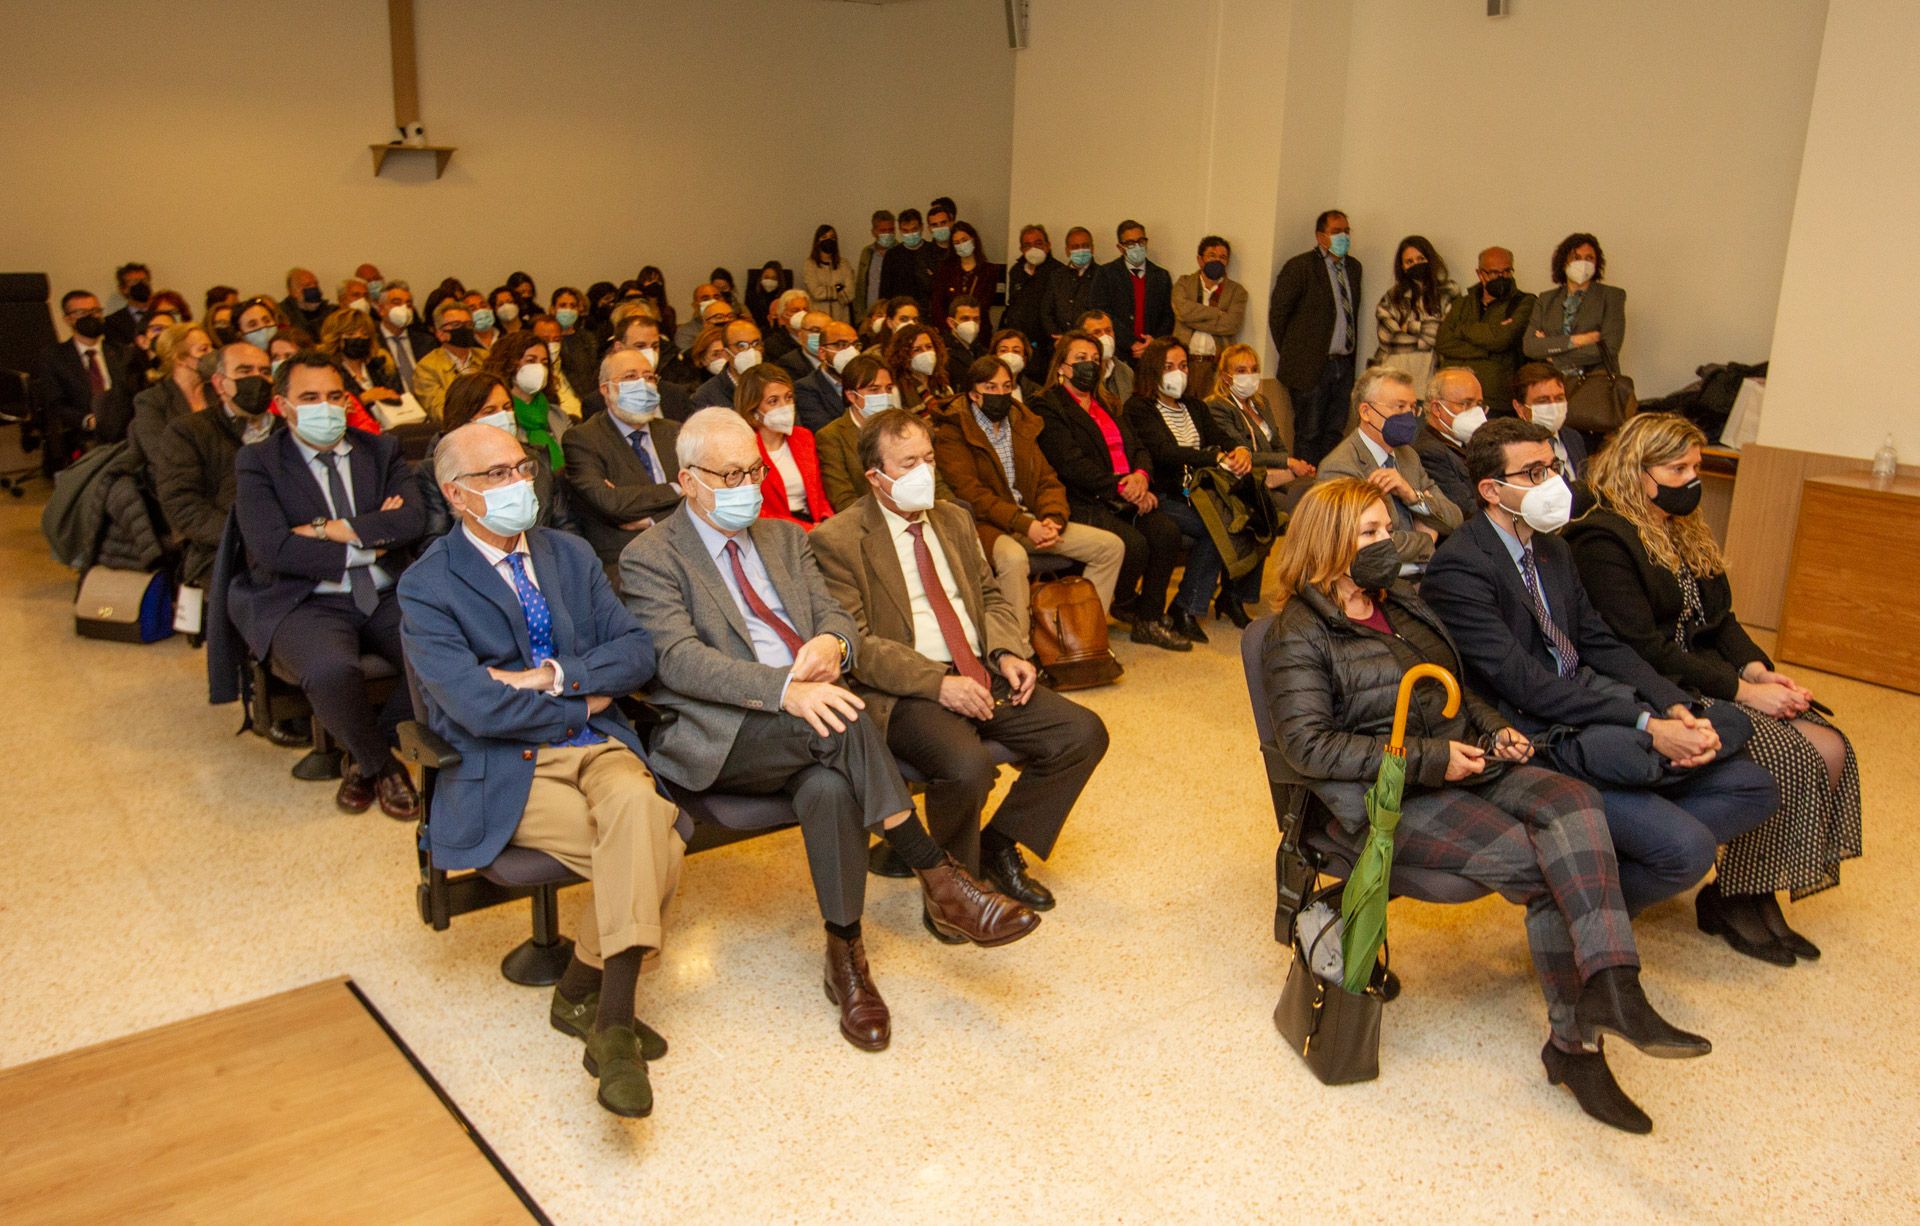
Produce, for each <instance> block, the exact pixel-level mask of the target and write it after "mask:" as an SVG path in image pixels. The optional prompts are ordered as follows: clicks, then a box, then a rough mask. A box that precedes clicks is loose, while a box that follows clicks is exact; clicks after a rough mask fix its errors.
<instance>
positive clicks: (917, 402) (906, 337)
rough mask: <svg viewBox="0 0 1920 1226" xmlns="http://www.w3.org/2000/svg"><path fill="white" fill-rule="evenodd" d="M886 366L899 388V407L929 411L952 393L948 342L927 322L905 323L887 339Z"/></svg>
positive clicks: (895, 385) (894, 383)
mask: <svg viewBox="0 0 1920 1226" xmlns="http://www.w3.org/2000/svg"><path fill="white" fill-rule="evenodd" d="M887 369H888V370H890V371H892V372H893V385H894V387H895V388H897V389H899V392H900V407H901V408H903V409H912V410H917V411H919V412H923V413H924V412H926V411H927V410H928V409H930V408H932V407H933V405H935V404H937V403H940V402H942V401H945V400H950V399H952V397H953V384H952V383H951V382H949V381H948V379H947V343H946V342H945V341H943V340H941V339H940V334H939V333H938V332H935V331H934V330H933V329H932V328H929V327H927V326H925V325H924V324H917V323H910V324H906V325H904V326H902V327H901V328H900V330H899V331H897V332H895V333H894V334H893V338H892V339H891V340H889V341H888V342H887Z"/></svg>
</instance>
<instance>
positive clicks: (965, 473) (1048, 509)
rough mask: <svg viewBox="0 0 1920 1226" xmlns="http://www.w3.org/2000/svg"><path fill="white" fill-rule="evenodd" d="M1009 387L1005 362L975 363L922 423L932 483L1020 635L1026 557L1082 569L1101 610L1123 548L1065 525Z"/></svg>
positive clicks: (1026, 416)
mask: <svg viewBox="0 0 1920 1226" xmlns="http://www.w3.org/2000/svg"><path fill="white" fill-rule="evenodd" d="M1014 387H1015V384H1014V379H1013V371H1012V369H1011V368H1010V367H1008V365H1007V364H1006V362H1005V361H1003V360H1002V359H1000V358H991V357H988V358H979V359H977V360H976V361H975V362H974V364H973V366H972V368H971V369H970V370H968V372H967V378H966V389H967V390H966V392H965V393H964V394H962V395H959V396H955V397H954V398H953V399H952V400H950V401H948V402H946V403H945V404H942V405H938V406H936V407H935V408H934V409H933V411H932V413H931V414H930V415H929V416H928V423H929V424H930V425H931V426H932V428H933V450H934V455H935V456H936V457H937V459H938V464H937V466H936V472H937V475H938V476H939V477H941V478H944V479H945V483H946V484H948V485H951V486H952V487H953V496H954V497H957V498H959V499H960V500H961V501H962V502H964V503H966V504H967V505H968V506H969V507H970V508H971V509H972V511H973V521H974V527H975V528H976V530H977V532H978V535H979V538H980V547H981V548H982V549H983V550H984V551H985V552H986V556H987V560H988V561H989V562H991V563H992V565H993V573H994V575H995V576H996V577H997V578H998V580H999V585H1000V591H1001V594H1002V595H1003V596H1004V597H1005V599H1006V602H1007V606H1008V607H1009V608H1010V609H1012V610H1013V619H1014V622H1015V623H1016V624H1018V625H1019V626H1021V627H1023V628H1024V627H1026V626H1027V625H1028V621H1029V617H1030V611H1029V608H1028V602H1027V597H1028V589H1027V585H1028V576H1029V566H1028V561H1027V557H1028V555H1029V554H1033V553H1052V554H1058V555H1060V556H1061V557H1065V558H1072V559H1073V560H1075V561H1077V562H1084V563H1086V577H1087V581H1088V582H1089V583H1091V584H1093V587H1094V590H1095V591H1097V592H1099V593H1100V607H1101V608H1102V609H1104V608H1106V607H1107V606H1109V605H1111V604H1112V603H1113V593H1114V589H1115V588H1116V587H1117V586H1118V585H1119V582H1120V569H1121V567H1122V566H1123V565H1124V564H1125V562H1126V557H1127V547H1126V546H1125V545H1124V544H1123V543H1121V540H1120V538H1119V537H1117V536H1115V535H1114V534H1113V533H1111V532H1108V531H1106V530H1105V529H1102V528H1094V527H1089V526H1088V525H1086V524H1076V523H1073V522H1071V520H1072V508H1071V507H1070V506H1069V505H1068V503H1067V488H1066V486H1064V485H1062V484H1061V483H1060V478H1059V476H1058V475H1057V474H1056V473H1055V472H1054V471H1053V466H1052V465H1050V464H1048V463H1047V457H1046V456H1045V455H1044V454H1042V452H1041V450H1040V442H1039V438H1040V426H1041V423H1040V418H1039V417H1038V416H1037V415H1036V414H1035V413H1034V412H1033V410H1031V409H1028V408H1027V407H1025V406H1024V405H1022V404H1021V403H1020V402H1019V401H1017V400H1015V399H1014Z"/></svg>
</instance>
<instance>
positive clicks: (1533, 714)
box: [1420, 417, 1779, 914]
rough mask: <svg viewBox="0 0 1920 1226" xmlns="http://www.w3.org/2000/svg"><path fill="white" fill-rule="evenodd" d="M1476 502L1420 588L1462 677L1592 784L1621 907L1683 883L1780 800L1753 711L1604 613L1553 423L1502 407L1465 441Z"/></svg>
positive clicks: (1558, 765)
mask: <svg viewBox="0 0 1920 1226" xmlns="http://www.w3.org/2000/svg"><path fill="white" fill-rule="evenodd" d="M1466 462H1467V477H1468V479H1469V480H1470V481H1471V482H1472V483H1473V487H1474V491H1475V495H1476V497H1477V498H1478V499H1479V502H1480V513H1479V514H1477V515H1475V516H1474V517H1473V518H1472V519H1470V520H1468V521H1467V522H1466V523H1465V524H1463V525H1462V526H1461V527H1460V528H1459V530H1458V531H1456V532H1454V534H1453V535H1452V536H1449V537H1448V538H1447V539H1446V540H1445V541H1443V542H1441V544H1440V547H1439V548H1438V549H1437V550H1435V551H1434V554H1433V558H1432V560H1431V561H1430V562H1428V564H1427V573H1426V576H1425V577H1424V578H1423V579H1422V581H1421V584H1420V595H1421V597H1422V598H1423V599H1424V600H1425V601H1426V602H1427V603H1428V604H1429V605H1431V606H1432V607H1433V610H1434V612H1436V613H1438V614H1439V615H1440V619H1441V620H1442V621H1443V622H1445V623H1446V627H1447V629H1448V631H1449V632H1451V633H1452V635H1453V637H1454V639H1455V641H1456V642H1458V643H1459V645H1460V656H1461V660H1462V661H1463V662H1464V663H1465V665H1466V669H1467V675H1466V676H1465V677H1463V678H1461V680H1463V681H1465V682H1466V683H1467V685H1468V686H1469V687H1470V688H1472V689H1473V690H1474V691H1476V692H1477V693H1479V694H1481V695H1483V696H1484V697H1486V698H1488V699H1491V700H1494V701H1496V702H1498V703H1499V705H1500V708H1501V710H1502V711H1503V712H1505V713H1506V715H1507V717H1508V718H1509V719H1511V720H1513V722H1514V724H1515V726H1517V727H1518V728H1519V729H1520V730H1521V731H1522V732H1525V733H1526V734H1527V736H1528V737H1529V738H1530V739H1531V740H1532V741H1533V743H1534V745H1535V746H1537V747H1538V749H1539V752H1540V755H1541V757H1542V759H1543V764H1544V765H1547V766H1550V767H1552V768H1553V769H1555V770H1558V771H1560V772H1562V773H1564V774H1568V775H1572V776H1573V777H1575V778H1576V779H1580V780H1583V781H1585V782H1587V783H1590V784H1592V785H1593V786H1595V787H1597V788H1599V789H1600V795H1601V798H1602V800H1603V801H1604V802H1605V805H1606V813H1607V825H1608V828H1609V830H1610V831H1611V833H1612V834H1613V843H1614V851H1615V854H1616V855H1617V856H1618V858H1619V861H1620V892H1621V895H1622V896H1623V897H1624V899H1625V901H1626V904H1627V911H1628V913H1629V914H1633V913H1637V912H1639V911H1641V910H1642V909H1644V908H1645V907H1647V906H1648V905H1650V904H1652V903H1655V902H1658V901H1660V900H1661V899H1663V898H1667V897H1670V896H1672V895H1674V894H1677V893H1679V892H1680V891H1682V890H1684V889H1686V888H1687V887H1688V886H1690V885H1692V884H1693V883H1694V882H1696V881H1698V880H1700V878H1701V877H1703V876H1705V875H1706V872H1707V870H1708V869H1709V868H1711V867H1712V866H1713V861H1714V855H1715V850H1716V848H1717V846H1718V845H1719V844H1721V843H1724V842H1726V841H1727V840H1729V839H1731V838H1734V837H1735V836H1737V835H1740V834H1744V833H1746V832H1747V831H1749V830H1751V829H1753V828H1754V827H1755V826H1758V825H1759V824H1760V823H1761V822H1763V821H1765V820H1766V819H1767V818H1768V817H1770V816H1772V814H1773V811H1774V809H1775V808H1777V807H1778V805H1779V792H1778V790H1777V788H1776V787H1775V785H1774V782H1773V777H1772V776H1771V775H1769V774H1767V772H1766V771H1765V770H1763V769H1761V767H1760V766H1759V765H1758V764H1757V763H1755V762H1754V761H1753V760H1752V759H1751V758H1749V757H1747V756H1746V755H1745V754H1744V753H1742V752H1741V749H1742V747H1743V746H1744V745H1745V744H1746V741H1747V738H1748V737H1749V736H1751V735H1752V731H1753V725H1752V723H1751V722H1750V721H1749V720H1748V719H1747V717H1746V716H1745V715H1744V714H1742V713H1741V712H1740V710H1739V709H1738V708H1736V707H1735V706H1733V704H1731V703H1719V704H1716V705H1714V706H1712V707H1710V708H1708V709H1707V710H1706V711H1705V712H1704V713H1701V714H1695V712H1694V698H1693V695H1691V694H1689V693H1687V692H1686V691H1685V690H1683V689H1681V688H1680V687H1679V686H1677V685H1675V684H1673V682H1671V681H1669V680H1667V679H1666V677H1664V676H1662V675H1661V674H1660V673H1659V672H1658V671H1656V670H1655V669H1654V667H1653V666H1652V665H1651V664H1648V663H1647V662H1646V661H1645V660H1643V659H1641V658H1640V656H1639V655H1638V654H1637V653H1636V652H1635V651H1634V650H1633V649H1632V648H1631V647H1628V646H1627V645H1626V644H1625V643H1623V642H1621V641H1620V640H1619V639H1618V638H1616V637H1615V636H1614V634H1613V631H1612V630H1611V629H1610V628H1608V626H1607V623H1606V621H1605V620H1604V619H1603V618H1602V617H1601V616H1600V613H1599V611H1598V610H1597V609H1595V608H1594V607H1593V604H1592V602H1591V601H1590V600H1589V599H1588V598H1587V593H1586V589H1585V588H1583V587H1581V585H1580V577H1579V574H1578V572H1576V571H1575V569H1574V565H1573V554H1572V551H1571V550H1570V549H1569V548H1568V547H1567V543H1566V542H1565V541H1564V540H1562V539H1561V538H1560V537H1559V536H1558V535H1556V533H1557V532H1558V530H1559V528H1560V527H1561V526H1563V525H1564V524H1565V523H1566V520H1567V516H1568V511H1569V508H1570V507H1571V505H1572V498H1573V495H1572V492H1571V490H1570V489H1568V488H1567V486H1566V482H1565V479H1564V477H1562V476H1561V475H1560V473H1559V472H1558V467H1559V466H1560V463H1561V462H1560V460H1559V457H1558V456H1556V455H1555V453H1554V450H1553V447H1552V444H1551V435H1550V434H1549V433H1548V431H1547V430H1546V428H1545V427H1543V426H1540V425H1536V424H1535V423H1533V422H1529V421H1523V420H1521V419H1519V418H1517V417H1504V418H1496V419H1495V420H1493V421H1490V422H1488V423H1487V424H1486V425H1484V426H1481V427H1480V428H1479V429H1478V430H1476V431H1475V432H1474V434H1473V437H1472V439H1471V440H1470V441H1469V442H1468V443H1467V455H1466Z"/></svg>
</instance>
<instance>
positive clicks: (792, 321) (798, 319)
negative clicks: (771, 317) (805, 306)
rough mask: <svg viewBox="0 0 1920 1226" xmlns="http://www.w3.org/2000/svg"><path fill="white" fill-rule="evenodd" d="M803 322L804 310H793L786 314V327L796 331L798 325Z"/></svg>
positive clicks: (804, 320)
mask: <svg viewBox="0 0 1920 1226" xmlns="http://www.w3.org/2000/svg"><path fill="white" fill-rule="evenodd" d="M805 322H807V313H806V312H805V311H793V312H791V313H789V314H788V315H787V327H789V328H792V329H793V330H794V331H796V332H798V331H799V330H800V325H801V324H803V323H805Z"/></svg>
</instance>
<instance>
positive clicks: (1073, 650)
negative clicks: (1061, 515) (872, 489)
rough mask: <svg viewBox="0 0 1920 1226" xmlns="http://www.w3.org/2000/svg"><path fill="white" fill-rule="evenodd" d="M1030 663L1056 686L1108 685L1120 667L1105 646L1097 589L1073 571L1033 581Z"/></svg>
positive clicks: (1103, 613) (1104, 616) (1103, 612)
mask: <svg viewBox="0 0 1920 1226" xmlns="http://www.w3.org/2000/svg"><path fill="white" fill-rule="evenodd" d="M1030 599H1031V602H1032V605H1033V662H1034V663H1035V664H1038V665H1039V666H1040V667H1041V668H1043V669H1045V670H1046V673H1047V676H1048V678H1049V679H1050V681H1051V683H1052V686H1053V688H1054V689H1056V690H1084V689H1090V688H1091V687H1093V686H1096V685H1110V684H1112V683H1113V682H1115V681H1118V680H1119V679H1120V674H1121V672H1123V671H1124V670H1123V669H1121V667H1120V661H1118V660H1116V659H1114V658H1113V651H1112V650H1111V649H1110V648H1109V647H1108V646H1107V611H1106V610H1105V609H1103V608H1101V607H1100V593H1099V591H1098V590H1097V589H1096V588H1095V587H1094V586H1093V584H1091V583H1089V582H1088V581H1087V580H1085V579H1083V578H1081V577H1080V576H1079V575H1066V576H1062V577H1061V578H1058V579H1048V580H1046V581H1044V582H1041V583H1036V584H1034V585H1033V593H1032V596H1031V597H1030Z"/></svg>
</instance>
